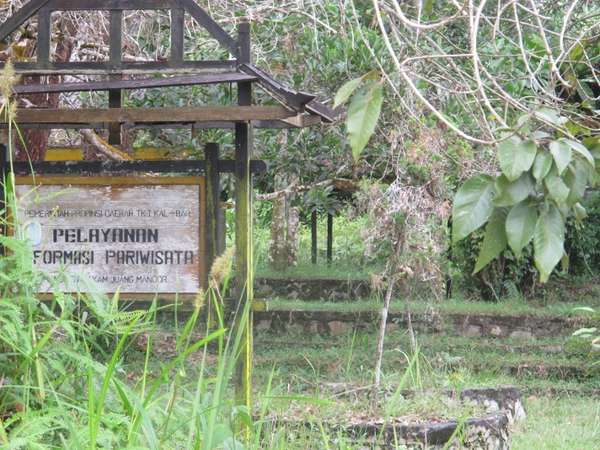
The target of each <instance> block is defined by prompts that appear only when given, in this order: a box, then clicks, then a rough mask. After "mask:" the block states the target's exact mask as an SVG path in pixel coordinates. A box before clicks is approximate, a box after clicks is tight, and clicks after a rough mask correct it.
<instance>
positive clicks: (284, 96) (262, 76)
mask: <svg viewBox="0 0 600 450" xmlns="http://www.w3.org/2000/svg"><path fill="white" fill-rule="evenodd" d="M240 70H241V71H242V72H244V73H247V74H249V75H254V76H255V77H257V78H258V83H259V84H260V85H261V87H262V88H263V89H265V90H266V91H267V92H268V93H269V94H271V95H272V96H273V97H275V98H276V99H277V100H279V101H281V102H282V103H283V104H285V105H286V106H289V107H293V108H295V109H296V110H297V111H303V110H304V105H306V104H307V103H308V102H310V101H312V100H314V98H315V96H314V95H312V94H307V93H305V92H298V91H295V90H293V89H290V88H289V87H287V86H285V85H284V84H281V83H279V82H278V81H277V80H275V79H274V78H273V77H271V76H270V75H269V74H268V73H266V72H264V71H263V70H260V69H259V68H258V67H256V66H254V65H253V64H249V63H244V64H241V65H240Z"/></svg>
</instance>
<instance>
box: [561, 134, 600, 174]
mask: <svg viewBox="0 0 600 450" xmlns="http://www.w3.org/2000/svg"><path fill="white" fill-rule="evenodd" d="M561 140H562V141H564V142H565V143H566V144H567V145H568V146H569V147H571V148H572V149H573V150H574V151H576V152H577V153H579V154H580V155H581V156H583V157H584V158H585V160H586V161H587V162H588V163H589V164H590V165H591V166H592V167H595V166H596V163H595V161H594V156H593V155H592V154H591V153H590V151H589V150H588V149H587V147H586V146H585V145H583V144H581V143H579V142H577V141H574V140H573V139H561Z"/></svg>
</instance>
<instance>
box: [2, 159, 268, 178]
mask: <svg viewBox="0 0 600 450" xmlns="http://www.w3.org/2000/svg"><path fill="white" fill-rule="evenodd" d="M205 167H206V165H205V163H204V161H203V160H200V161H198V160H175V161H43V162H40V161H34V162H31V163H29V162H15V163H13V168H14V171H15V174H22V175H26V174H29V173H31V171H32V170H33V173H36V174H39V175H82V174H99V173H110V174H113V175H114V174H132V173H136V172H143V173H147V172H150V173H171V174H173V173H179V174H184V175H197V174H202V173H204V170H205ZM266 170H267V166H266V164H265V162H264V161H258V160H253V161H251V162H250V171H251V172H252V173H263V172H265V171H266ZM234 171H235V161H233V160H227V159H226V160H220V161H219V172H221V173H233V172H234Z"/></svg>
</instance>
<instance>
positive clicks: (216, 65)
mask: <svg viewBox="0 0 600 450" xmlns="http://www.w3.org/2000/svg"><path fill="white" fill-rule="evenodd" d="M3 68H4V63H1V64H0V70H2V69H3ZM235 68H236V61H235V60H226V61H183V62H182V63H180V64H175V63H171V62H169V61H143V62H123V63H122V64H121V66H120V67H117V68H115V67H112V66H111V65H110V63H107V62H98V61H71V62H50V64H48V65H47V66H44V65H41V64H37V63H35V62H16V63H15V71H16V72H17V73H18V74H21V75H107V74H110V73H123V74H132V75H143V74H145V75H155V74H156V73H161V74H178V73H179V74H183V73H206V72H210V73H215V72H219V71H231V70H234V69H235Z"/></svg>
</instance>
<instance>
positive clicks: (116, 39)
mask: <svg viewBox="0 0 600 450" xmlns="http://www.w3.org/2000/svg"><path fill="white" fill-rule="evenodd" d="M109 28H110V33H109V63H110V65H111V66H112V67H120V66H121V63H122V56H123V55H122V53H123V50H122V49H123V11H118V10H112V11H110V25H109ZM121 78H122V75H111V79H112V80H113V81H118V80H120V79H121ZM122 101H123V95H122V91H121V90H120V89H114V88H113V89H109V90H108V107H109V108H121V106H122ZM108 143H109V144H110V145H121V124H120V123H118V122H113V123H110V124H109V125H108Z"/></svg>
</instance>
